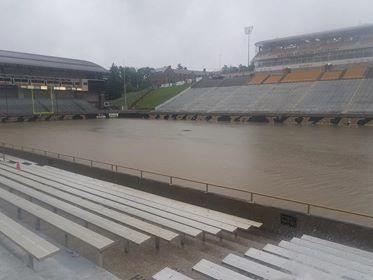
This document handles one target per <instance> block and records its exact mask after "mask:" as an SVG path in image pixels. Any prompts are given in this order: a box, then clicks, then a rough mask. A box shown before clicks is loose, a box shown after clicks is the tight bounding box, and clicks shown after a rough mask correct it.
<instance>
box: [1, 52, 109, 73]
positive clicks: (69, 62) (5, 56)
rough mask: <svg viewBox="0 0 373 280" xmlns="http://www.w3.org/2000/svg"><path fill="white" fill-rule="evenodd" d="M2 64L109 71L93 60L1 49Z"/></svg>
mask: <svg viewBox="0 0 373 280" xmlns="http://www.w3.org/2000/svg"><path fill="white" fill-rule="evenodd" d="M0 64H17V65H25V66H34V67H45V68H57V69H65V70H75V71H88V72H100V73H105V72H108V70H106V69H105V68H103V67H101V66H100V65H97V64H95V63H93V62H89V61H85V60H78V59H71V58H62V57H55V56H47V55H39V54H30V53H22V52H12V51H3V50H0Z"/></svg>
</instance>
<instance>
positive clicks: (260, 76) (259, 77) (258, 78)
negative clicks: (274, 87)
mask: <svg viewBox="0 0 373 280" xmlns="http://www.w3.org/2000/svg"><path fill="white" fill-rule="evenodd" d="M268 76H269V75H268V74H264V73H256V74H255V75H254V77H253V78H252V79H251V80H250V82H249V85H260V84H262V83H263V82H264V81H265V80H266V79H267V78H268Z"/></svg>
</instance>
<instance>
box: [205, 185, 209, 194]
mask: <svg viewBox="0 0 373 280" xmlns="http://www.w3.org/2000/svg"><path fill="white" fill-rule="evenodd" d="M205 193H209V184H207V183H206V188H205Z"/></svg>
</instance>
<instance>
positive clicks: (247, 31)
mask: <svg viewBox="0 0 373 280" xmlns="http://www.w3.org/2000/svg"><path fill="white" fill-rule="evenodd" d="M253 29H254V26H246V27H245V35H246V36H247V67H250V36H251V33H252V32H253Z"/></svg>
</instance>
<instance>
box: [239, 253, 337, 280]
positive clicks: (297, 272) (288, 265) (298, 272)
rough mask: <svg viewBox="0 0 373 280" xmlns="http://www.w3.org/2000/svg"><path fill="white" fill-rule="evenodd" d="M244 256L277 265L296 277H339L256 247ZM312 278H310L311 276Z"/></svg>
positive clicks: (328, 278)
mask: <svg viewBox="0 0 373 280" xmlns="http://www.w3.org/2000/svg"><path fill="white" fill-rule="evenodd" d="M245 256H246V257H249V258H251V259H253V260H256V261H260V262H262V263H265V264H267V265H269V266H272V267H277V268H279V269H282V270H284V271H289V272H290V273H292V275H294V276H296V277H300V278H301V277H304V278H306V277H307V276H308V277H314V278H315V279H323V280H324V279H325V280H332V279H340V278H339V277H337V276H335V275H331V274H330V273H326V272H324V271H321V270H318V269H315V268H313V267H311V266H308V265H304V264H301V263H297V262H295V261H293V260H289V259H287V258H283V257H280V256H277V255H274V254H271V253H268V252H265V251H261V250H258V249H254V248H250V249H249V250H248V251H247V252H246V253H245ZM311 279H312V278H311Z"/></svg>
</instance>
